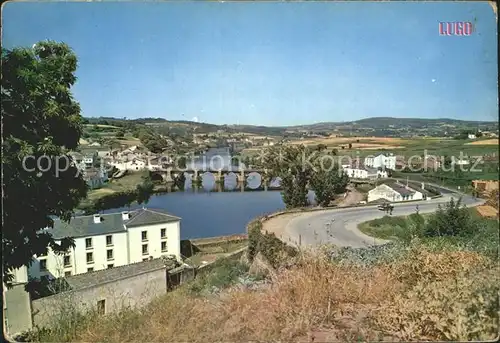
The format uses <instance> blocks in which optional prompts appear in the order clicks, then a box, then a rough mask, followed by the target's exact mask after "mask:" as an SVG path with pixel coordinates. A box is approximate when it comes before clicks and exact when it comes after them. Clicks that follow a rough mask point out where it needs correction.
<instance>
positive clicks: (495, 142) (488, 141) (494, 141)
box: [465, 138, 498, 145]
mask: <svg viewBox="0 0 500 343" xmlns="http://www.w3.org/2000/svg"><path fill="white" fill-rule="evenodd" d="M465 145H498V138H492V139H486V140H483V141H474V142H469V143H465Z"/></svg>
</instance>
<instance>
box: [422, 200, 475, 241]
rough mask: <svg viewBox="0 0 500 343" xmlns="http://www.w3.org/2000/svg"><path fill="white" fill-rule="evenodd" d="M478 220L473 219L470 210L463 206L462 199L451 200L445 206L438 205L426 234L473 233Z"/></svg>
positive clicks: (451, 234) (456, 234)
mask: <svg viewBox="0 0 500 343" xmlns="http://www.w3.org/2000/svg"><path fill="white" fill-rule="evenodd" d="M475 229H476V222H475V221H474V220H472V217H471V214H470V212H469V211H468V210H467V208H466V207H465V206H462V200H461V199H458V200H453V198H452V199H451V200H450V202H449V203H447V204H446V205H445V206H444V207H442V206H441V205H439V206H438V210H437V211H436V212H435V213H434V214H433V215H432V216H431V217H430V219H429V220H428V222H427V224H426V227H425V233H424V235H425V236H427V237H437V236H465V235H468V234H470V233H473V232H474V230H475Z"/></svg>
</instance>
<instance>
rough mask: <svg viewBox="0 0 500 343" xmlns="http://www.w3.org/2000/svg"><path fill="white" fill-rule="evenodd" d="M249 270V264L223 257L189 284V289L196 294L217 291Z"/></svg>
mask: <svg viewBox="0 0 500 343" xmlns="http://www.w3.org/2000/svg"><path fill="white" fill-rule="evenodd" d="M247 271H248V266H247V265H245V264H243V263H241V262H240V261H235V260H231V259H227V258H222V259H220V260H218V261H216V262H215V265H214V266H213V267H212V270H210V272H208V273H207V274H204V275H201V276H200V277H198V278H196V279H195V280H194V281H193V282H192V283H191V284H189V285H188V289H189V291H190V292H192V293H195V294H201V293H202V292H210V293H213V292H217V291H219V290H221V289H223V288H226V287H228V286H230V285H232V284H233V283H235V282H236V281H237V280H238V278H239V277H240V276H241V275H243V274H245V273H246V272H247Z"/></svg>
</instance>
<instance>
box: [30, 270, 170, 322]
mask: <svg viewBox="0 0 500 343" xmlns="http://www.w3.org/2000/svg"><path fill="white" fill-rule="evenodd" d="M166 292H167V280H166V269H165V268H161V269H157V270H153V271H148V272H144V273H141V274H137V275H134V276H130V277H126V278H123V279H120V280H113V281H111V282H107V283H101V284H98V285H93V286H90V287H87V288H82V289H78V290H73V291H69V292H64V293H59V294H56V295H52V296H49V297H45V298H41V299H37V300H34V301H32V310H33V324H34V325H35V326H36V325H38V326H50V325H51V323H53V322H54V321H56V320H57V319H58V317H60V316H70V315H72V314H74V313H76V312H79V311H83V312H84V311H87V310H90V309H97V306H98V305H97V303H98V302H99V301H102V300H104V308H105V313H111V312H115V311H119V310H120V309H122V308H124V307H128V306H130V307H137V306H141V305H144V304H147V303H149V302H150V301H151V300H153V299H154V298H156V297H158V296H160V295H162V294H165V293H166Z"/></svg>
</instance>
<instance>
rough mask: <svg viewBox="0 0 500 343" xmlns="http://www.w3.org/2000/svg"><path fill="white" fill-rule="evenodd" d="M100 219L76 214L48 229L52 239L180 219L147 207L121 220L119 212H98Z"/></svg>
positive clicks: (106, 232)
mask: <svg viewBox="0 0 500 343" xmlns="http://www.w3.org/2000/svg"><path fill="white" fill-rule="evenodd" d="M100 217H101V221H100V222H99V223H95V222H94V216H93V215H90V216H76V217H74V218H72V219H71V221H70V222H69V223H66V222H64V221H62V220H60V219H55V220H54V228H52V229H49V232H51V233H52V236H53V237H54V239H61V238H64V237H73V238H78V237H87V236H96V235H104V234H109V233H117V232H125V226H124V225H126V227H137V226H144V225H154V224H162V223H170V222H177V221H180V219H181V218H179V217H176V216H173V215H171V214H169V213H167V212H165V211H164V210H160V209H147V208H143V209H140V210H134V211H130V212H129V219H128V220H123V219H122V214H121V213H110V214H100Z"/></svg>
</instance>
